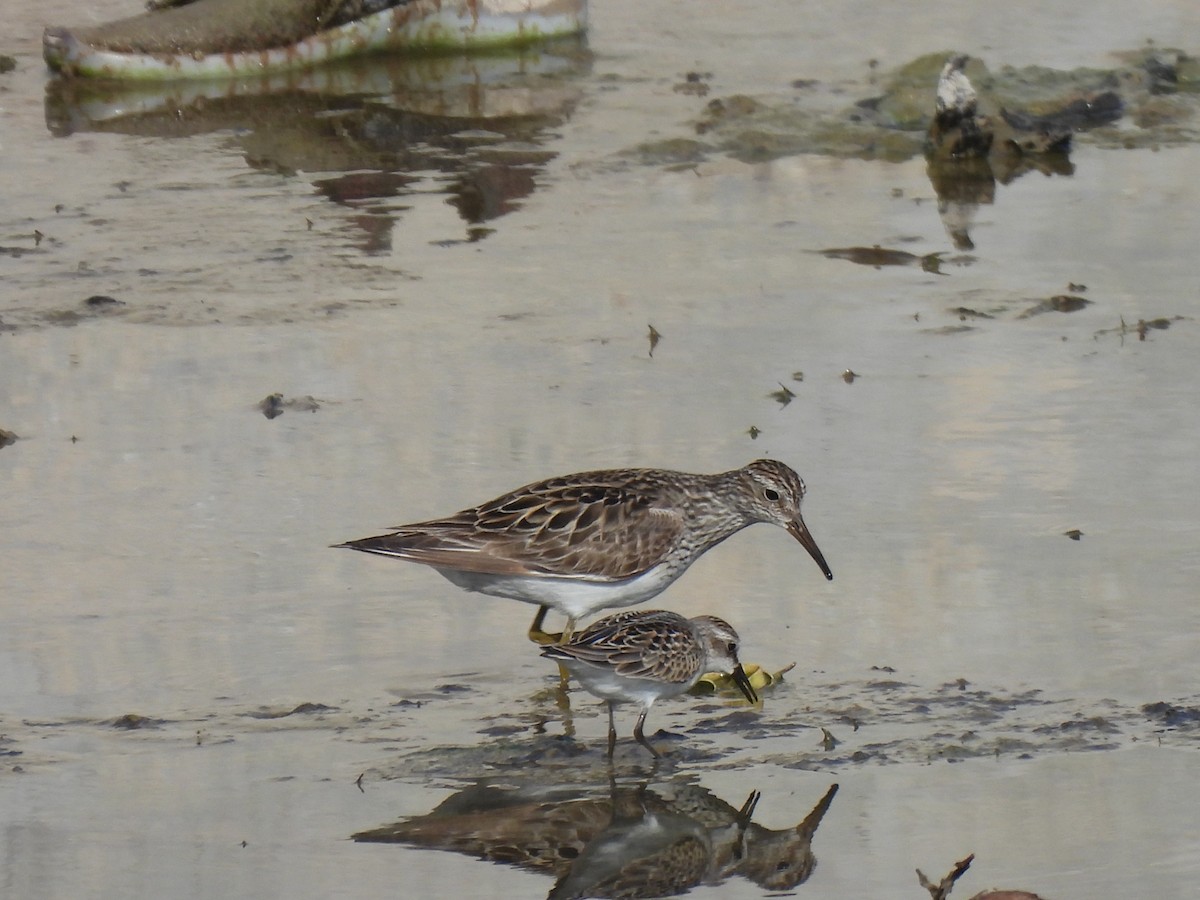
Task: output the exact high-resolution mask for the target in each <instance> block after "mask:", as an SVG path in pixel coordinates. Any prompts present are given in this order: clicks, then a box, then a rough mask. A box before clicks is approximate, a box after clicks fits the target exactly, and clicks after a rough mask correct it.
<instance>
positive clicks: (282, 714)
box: [245, 703, 338, 719]
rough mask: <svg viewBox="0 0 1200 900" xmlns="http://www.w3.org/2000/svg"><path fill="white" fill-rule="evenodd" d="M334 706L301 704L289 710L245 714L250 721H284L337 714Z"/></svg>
mask: <svg viewBox="0 0 1200 900" xmlns="http://www.w3.org/2000/svg"><path fill="white" fill-rule="evenodd" d="M337 711H338V708H337V707H336V706H326V705H325V704H324V703H301V704H300V705H298V706H294V707H292V708H291V709H268V708H263V709H256V710H254V711H252V712H248V713H246V714H245V715H246V717H247V718H250V719H286V718H287V717H288V716H312V715H321V714H323V713H330V712H337Z"/></svg>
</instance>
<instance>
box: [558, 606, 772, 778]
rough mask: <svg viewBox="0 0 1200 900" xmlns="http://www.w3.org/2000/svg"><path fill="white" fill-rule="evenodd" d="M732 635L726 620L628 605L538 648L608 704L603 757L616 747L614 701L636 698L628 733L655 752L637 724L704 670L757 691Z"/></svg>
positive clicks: (748, 690) (754, 699) (749, 693)
mask: <svg viewBox="0 0 1200 900" xmlns="http://www.w3.org/2000/svg"><path fill="white" fill-rule="evenodd" d="M737 648H738V635H737V632H736V631H734V630H733V626H731V625H730V624H729V623H728V622H726V621H725V620H724V619H718V618H717V617H716V616H697V617H696V618H694V619H686V618H684V617H683V616H681V615H679V614H678V613H673V612H667V611H665V610H648V611H644V612H636V611H633V610H630V611H626V612H619V613H614V614H613V615H611V616H605V617H604V618H603V619H600V620H599V621H598V622H595V623H593V624H592V625H589V626H588V627H587V628H585V629H584V630H583V631H581V632H580V633H579V634H577V635H575V636H574V637H572V638H571V639H570V640H569V641H567V642H566V643H563V644H555V645H553V646H549V647H546V648H545V649H543V650H542V656H545V657H547V658H548V659H554V660H557V661H558V662H559V663H561V664H562V665H563V666H564V667H565V668H566V669H567V670H568V671H569V672H570V673H571V674H572V675H574V676H575V677H576V678H578V679H579V681H580V683H581V684H582V685H583V686H584V688H586V689H587V690H588V691H589V692H590V693H592V694H594V695H596V696H597V697H599V698H600V699H602V700H605V701H607V703H608V755H609V756H612V755H613V750H614V748H615V747H616V741H617V730H616V726H615V724H614V722H613V706H614V705H615V704H617V703H640V704H641V706H642V709H641V712H640V713H639V714H638V719H637V725H636V726H634V729H633V735H634V737H635V738H637V740H638V743H640V744H641V745H642V746H644V747H645V748H646V749H648V750H649V751H650V752H651V753H652V754H654V756H656V757H657V756H659V755H660V754H659V752H658V751H657V750H655V749H654V746H653V745H652V744H651V743H650V742H649V741H647V740H646V736H645V734H644V733H643V730H642V729H643V726H644V725H645V722H646V714H647V713H648V712H649V711H650V707H651V706H652V705H653V704H654V701H656V700H659V699H661V698H663V697H675V696H678V695H679V694H682V693H685V692H686V691H688V690H689V689H690V688H691V687H692V685H694V684H695V683H696V682H697V681H699V680H700V676H701V675H703V674H704V673H705V672H712V671H720V672H726V673H728V674H730V675H732V676H733V680H734V683H735V684H737V686H738V687H739V688H740V689H741V690H742V693H743V694H744V695H745V697H746V699H747V700H749V701H750V702H751V703H757V702H758V697H757V695H756V694H755V693H754V688H753V687H752V686H751V684H750V679H748V678H747V677H746V673H745V671H743V669H742V666H741V663H740V662H738V657H737Z"/></svg>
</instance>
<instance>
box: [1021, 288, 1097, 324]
mask: <svg viewBox="0 0 1200 900" xmlns="http://www.w3.org/2000/svg"><path fill="white" fill-rule="evenodd" d="M1091 303H1092V301H1091V300H1085V299H1084V298H1083V297H1078V296H1075V295H1074V294H1055V295H1054V296H1053V297H1049V298H1047V299H1045V300H1039V301H1038V302H1037V303H1036V304H1034V305H1033V306H1031V307H1029V309H1027V310H1025V311H1024V312H1023V313H1021V314H1020V315H1019V316H1017V318H1018V319H1028V318H1029V317H1031V316H1040V315H1041V314H1042V313H1048V312H1061V313H1071V312H1078V311H1079V310H1081V309H1084V308H1085V307H1088V306H1090V305H1091Z"/></svg>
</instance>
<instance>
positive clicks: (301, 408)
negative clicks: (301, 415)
mask: <svg viewBox="0 0 1200 900" xmlns="http://www.w3.org/2000/svg"><path fill="white" fill-rule="evenodd" d="M320 408H321V404H320V402H319V401H318V400H316V399H315V398H314V397H313V396H312V395H311V394H306V395H305V396H303V397H284V396H283V394H281V393H278V392H277V393H274V394H268V395H267V396H266V397H264V398H263V399H262V400H260V401H258V404H257V409H258V410H259V412H261V413H262V414H263V415H264V416H266V417H267V418H268V419H275V418H278V417H279V416H282V415H283V413H284V411H285V410H289V409H291V410H295V411H298V412H316V411H317V410H318V409H320Z"/></svg>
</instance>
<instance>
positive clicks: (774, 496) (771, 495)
mask: <svg viewBox="0 0 1200 900" xmlns="http://www.w3.org/2000/svg"><path fill="white" fill-rule="evenodd" d="M763 496H765V497H766V498H767V499H768V500H770V501H771V502H772V503H774V502H775V501H776V500H778V499H779V491H777V490H775V489H774V488H767V489H766V490H765V491H763Z"/></svg>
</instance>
